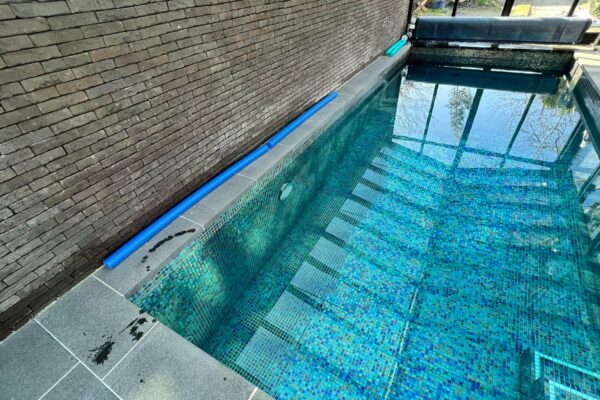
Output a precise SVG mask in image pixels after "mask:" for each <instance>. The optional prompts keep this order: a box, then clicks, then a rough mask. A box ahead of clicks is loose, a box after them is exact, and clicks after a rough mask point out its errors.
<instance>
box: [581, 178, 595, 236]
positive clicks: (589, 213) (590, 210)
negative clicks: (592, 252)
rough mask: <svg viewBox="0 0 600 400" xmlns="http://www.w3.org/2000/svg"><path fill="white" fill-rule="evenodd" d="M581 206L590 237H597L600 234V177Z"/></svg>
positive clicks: (593, 183) (590, 188)
mask: <svg viewBox="0 0 600 400" xmlns="http://www.w3.org/2000/svg"><path fill="white" fill-rule="evenodd" d="M586 192H587V193H586V195H585V198H584V200H583V203H582V204H581V206H582V207H583V213H584V214H585V216H586V220H587V226H588V231H589V232H590V237H596V235H597V234H598V233H600V176H596V177H595V178H594V180H593V181H592V184H591V185H590V187H589V189H588V190H587V191H586Z"/></svg>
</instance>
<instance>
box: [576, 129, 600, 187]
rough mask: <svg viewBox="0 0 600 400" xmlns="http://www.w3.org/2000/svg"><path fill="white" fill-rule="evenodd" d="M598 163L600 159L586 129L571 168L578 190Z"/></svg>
mask: <svg viewBox="0 0 600 400" xmlns="http://www.w3.org/2000/svg"><path fill="white" fill-rule="evenodd" d="M598 164H600V159H599V158H598V154H597V153H596V149H595V148H594V144H593V143H592V141H591V140H590V135H589V133H588V131H587V130H586V131H585V133H584V135H583V140H582V141H581V144H580V145H579V150H578V151H577V154H575V157H574V158H573V163H572V164H571V168H570V170H571V173H572V174H573V181H574V182H575V186H577V190H580V189H581V187H582V186H583V184H584V183H585V182H586V181H587V180H588V178H589V177H590V176H591V175H592V173H593V172H594V170H595V169H596V167H598Z"/></svg>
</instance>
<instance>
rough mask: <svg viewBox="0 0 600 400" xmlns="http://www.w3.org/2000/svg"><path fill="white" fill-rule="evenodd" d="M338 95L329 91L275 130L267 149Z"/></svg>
mask: <svg viewBox="0 0 600 400" xmlns="http://www.w3.org/2000/svg"><path fill="white" fill-rule="evenodd" d="M337 96H338V94H337V92H331V93H330V94H329V95H327V96H325V97H323V98H322V99H321V100H319V101H318V102H317V103H315V105H314V106H312V107H311V108H309V109H308V110H306V111H305V112H304V113H303V114H302V115H300V116H299V117H298V118H296V119H295V120H293V121H292V122H290V123H289V124H288V125H286V126H285V127H283V129H281V130H280V131H279V132H277V133H276V134H275V135H273V137H272V138H271V139H270V140H269V141H268V142H267V146H268V147H269V149H272V148H273V147H275V145H276V144H277V143H279V142H281V141H282V140H283V139H284V138H285V137H286V136H287V135H289V134H290V133H291V132H292V131H293V130H294V129H296V128H297V127H299V126H300V125H302V123H303V122H304V121H306V120H307V119H309V118H310V117H312V116H313V115H314V114H315V113H316V112H317V111H319V110H320V109H321V108H323V107H325V106H326V105H327V103H329V102H330V101H331V100H333V99H335V98H336V97H337Z"/></svg>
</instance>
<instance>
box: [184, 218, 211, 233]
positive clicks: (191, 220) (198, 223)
mask: <svg viewBox="0 0 600 400" xmlns="http://www.w3.org/2000/svg"><path fill="white" fill-rule="evenodd" d="M179 218H183V219H185V220H186V221H190V222H193V223H194V224H196V225H198V226H201V227H202V230H204V231H205V230H206V228H205V227H204V225H202V224H201V223H200V222H196V221H194V220H193V219H189V218H188V217H184V216H183V215H180V216H179Z"/></svg>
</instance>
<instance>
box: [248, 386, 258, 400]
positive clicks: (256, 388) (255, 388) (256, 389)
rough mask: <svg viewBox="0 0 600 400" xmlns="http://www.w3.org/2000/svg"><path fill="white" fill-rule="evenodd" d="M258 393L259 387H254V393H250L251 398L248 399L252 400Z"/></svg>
mask: <svg viewBox="0 0 600 400" xmlns="http://www.w3.org/2000/svg"><path fill="white" fill-rule="evenodd" d="M256 392H258V386H255V387H254V390H253V391H252V393H250V397H248V400H252V398H253V397H254V395H255V394H256Z"/></svg>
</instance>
